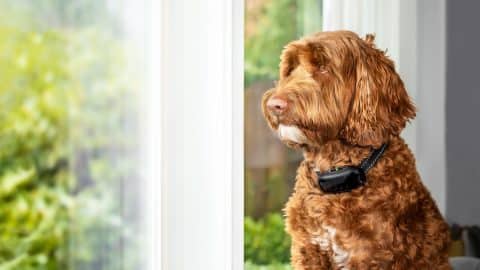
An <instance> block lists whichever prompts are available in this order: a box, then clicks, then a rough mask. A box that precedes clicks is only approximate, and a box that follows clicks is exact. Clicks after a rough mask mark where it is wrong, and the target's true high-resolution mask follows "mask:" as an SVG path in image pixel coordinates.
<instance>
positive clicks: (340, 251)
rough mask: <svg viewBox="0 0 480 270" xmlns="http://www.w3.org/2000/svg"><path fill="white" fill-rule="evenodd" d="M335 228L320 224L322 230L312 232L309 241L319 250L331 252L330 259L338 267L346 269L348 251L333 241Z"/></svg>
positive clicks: (348, 256)
mask: <svg viewBox="0 0 480 270" xmlns="http://www.w3.org/2000/svg"><path fill="white" fill-rule="evenodd" d="M336 233H337V230H336V229H335V228H333V227H330V226H322V231H321V232H318V233H314V234H312V238H311V243H312V244H315V245H318V246H319V247H320V249H321V250H323V251H327V252H328V253H329V254H332V258H331V261H332V263H334V264H335V265H336V266H337V268H338V269H342V270H348V266H347V263H348V259H349V258H350V253H349V252H348V251H347V250H345V249H344V248H343V247H341V246H340V245H339V244H338V243H337V242H336V241H335V235H336Z"/></svg>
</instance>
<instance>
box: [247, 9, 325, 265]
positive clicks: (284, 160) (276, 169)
mask: <svg viewBox="0 0 480 270" xmlns="http://www.w3.org/2000/svg"><path fill="white" fill-rule="evenodd" d="M245 3H246V7H245V8H246V11H245V14H246V17H245V193H244V194H245V224H244V226H245V232H244V233H245V240H244V241H245V269H257V267H260V266H257V265H270V267H271V268H268V269H286V268H287V267H288V266H287V265H288V263H289V260H290V255H289V250H290V242H289V238H288V236H287V235H286V234H285V233H284V224H283V218H282V216H283V215H282V213H281V209H282V208H283V206H284V204H285V202H286V201H287V198H288V196H289V195H290V193H291V190H292V187H293V184H294V181H295V172H296V169H297V167H298V165H299V163H300V161H301V158H302V157H301V154H300V153H298V152H295V151H293V150H289V149H288V148H286V147H285V146H284V145H283V144H282V143H280V141H279V140H278V139H277V138H276V136H275V135H274V134H273V133H272V132H271V131H270V129H269V128H268V127H267V124H266V122H265V120H264V119H263V115H262V112H261V108H260V102H261V98H262V95H263V93H264V92H265V91H266V90H267V89H269V88H271V87H273V85H274V81H275V80H276V79H277V76H278V65H279V57H280V53H281V51H282V48H283V46H285V45H286V44H287V43H288V42H290V41H292V40H295V39H297V38H300V37H302V36H304V35H306V34H311V33H315V32H318V31H321V28H322V1H319V0H280V1H256V0H246V2H245ZM283 265H285V266H283ZM262 269H264V268H262Z"/></svg>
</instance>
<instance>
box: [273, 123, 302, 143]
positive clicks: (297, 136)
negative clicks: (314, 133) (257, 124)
mask: <svg viewBox="0 0 480 270" xmlns="http://www.w3.org/2000/svg"><path fill="white" fill-rule="evenodd" d="M277 132H278V136H279V137H280V139H282V140H287V141H292V142H295V143H300V144H302V143H307V142H308V139H307V137H306V136H305V134H303V132H302V131H301V130H300V129H299V128H298V127H296V126H286V125H279V126H278V129H277Z"/></svg>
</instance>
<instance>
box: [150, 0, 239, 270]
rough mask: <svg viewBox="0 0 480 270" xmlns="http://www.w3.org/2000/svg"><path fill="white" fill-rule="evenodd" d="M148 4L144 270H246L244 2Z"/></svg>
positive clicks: (174, 0) (170, 0)
mask: <svg viewBox="0 0 480 270" xmlns="http://www.w3.org/2000/svg"><path fill="white" fill-rule="evenodd" d="M150 2H151V4H152V5H151V7H150V13H151V14H150V16H149V21H150V22H149V23H150V25H151V27H150V28H151V29H150V31H153V32H156V33H158V37H155V35H153V36H152V40H150V42H149V45H148V46H147V47H148V49H149V50H150V51H151V53H150V56H151V59H150V63H149V68H150V70H151V72H150V74H149V78H150V80H149V81H150V84H149V89H150V90H149V91H148V92H149V94H147V95H146V107H147V108H146V110H145V111H146V112H145V113H146V122H147V126H149V127H147V129H146V132H145V133H146V135H145V140H146V142H147V145H148V146H149V148H148V149H147V151H146V152H147V153H146V157H147V159H148V160H150V161H149V163H148V164H147V168H148V169H147V172H146V175H147V178H148V181H147V185H146V194H147V200H146V202H147V207H146V208H147V219H148V224H147V230H148V235H149V239H148V240H149V241H148V242H149V248H148V249H149V252H148V259H147V261H148V269H149V270H158V269H179V270H180V269H209V270H215V269H218V270H225V269H234V270H240V269H243V93H244V90H243V10H244V4H243V1H234V0H209V1H196V0H164V1H153V0H152V1H150ZM153 32H151V33H153ZM150 146H151V147H150Z"/></svg>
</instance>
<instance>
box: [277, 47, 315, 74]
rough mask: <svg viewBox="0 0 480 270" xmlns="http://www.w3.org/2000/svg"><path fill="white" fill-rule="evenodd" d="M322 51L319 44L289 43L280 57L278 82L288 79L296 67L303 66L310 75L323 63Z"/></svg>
mask: <svg viewBox="0 0 480 270" xmlns="http://www.w3.org/2000/svg"><path fill="white" fill-rule="evenodd" d="M323 60H324V59H323V56H322V49H321V46H320V45H319V44H315V43H309V42H306V41H303V40H297V41H294V42H291V43H289V44H288V45H287V46H285V48H284V49H283V52H282V55H281V56H280V80H281V79H283V78H285V77H288V75H290V73H291V72H292V71H293V70H294V69H295V68H296V67H297V66H298V65H300V64H301V65H302V66H304V67H305V68H306V69H307V71H309V72H311V73H312V74H314V73H315V71H317V70H318V68H319V67H320V63H323V62H324V61H323Z"/></svg>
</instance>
